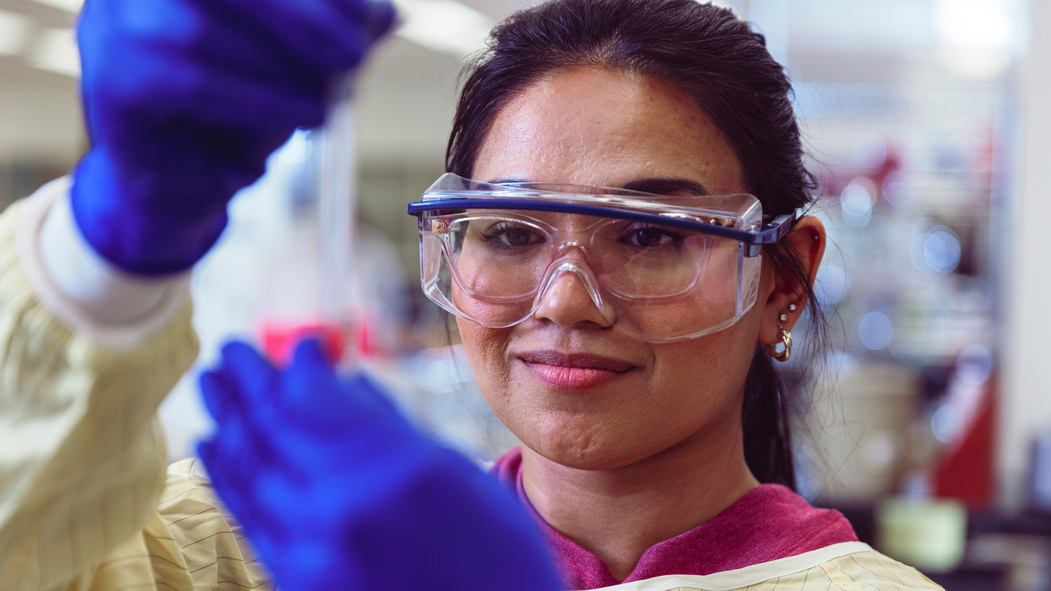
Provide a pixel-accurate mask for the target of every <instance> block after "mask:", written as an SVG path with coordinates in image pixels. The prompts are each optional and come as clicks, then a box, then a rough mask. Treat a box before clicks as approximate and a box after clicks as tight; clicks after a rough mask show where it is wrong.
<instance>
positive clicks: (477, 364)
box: [456, 318, 511, 416]
mask: <svg viewBox="0 0 1051 591" xmlns="http://www.w3.org/2000/svg"><path fill="white" fill-rule="evenodd" d="M456 327H457V329H458V330H459V331H460V337H461V339H462V340H463V347H464V352H465V353H467V361H468V363H470V365H471V373H472V374H474V379H475V382H476V383H477V384H478V388H479V390H481V392H482V395H483V396H484V397H485V399H486V402H488V403H489V406H491V407H493V411H494V412H496V413H497V415H498V416H499V414H500V410H499V407H501V406H503V405H505V404H506V402H507V400H508V398H509V396H510V390H511V368H510V362H509V361H508V359H507V346H508V340H509V336H510V329H506V328H505V329H495V328H484V327H482V326H479V325H477V324H475V323H473V322H471V321H469V320H464V319H462V318H457V319H456Z"/></svg>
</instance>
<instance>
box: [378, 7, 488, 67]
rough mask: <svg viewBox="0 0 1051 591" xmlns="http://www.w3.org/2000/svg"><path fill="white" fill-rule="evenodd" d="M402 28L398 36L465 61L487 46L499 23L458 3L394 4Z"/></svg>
mask: <svg viewBox="0 0 1051 591" xmlns="http://www.w3.org/2000/svg"><path fill="white" fill-rule="evenodd" d="M394 4H395V5H396V6H397V7H398V12H399V16H400V17H401V25H400V26H399V27H398V28H397V30H395V34H397V35H398V36H400V37H404V38H405V39H408V40H409V41H412V42H413V43H417V44H419V45H422V46H424V47H426V48H428V49H432V50H434V51H441V52H443V53H450V54H452V55H455V56H456V57H460V58H462V57H465V56H467V55H470V54H472V53H474V52H475V51H478V50H479V49H481V48H482V47H483V45H484V44H485V39H486V37H488V36H489V31H490V30H491V29H492V28H493V26H494V25H495V24H496V22H495V21H494V20H493V19H491V18H489V17H488V16H486V15H485V14H483V13H481V12H478V11H477V10H475V9H473V8H470V7H468V6H465V5H463V4H460V3H459V2H455V1H454V0H394Z"/></svg>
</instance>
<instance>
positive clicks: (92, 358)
mask: <svg viewBox="0 0 1051 591" xmlns="http://www.w3.org/2000/svg"><path fill="white" fill-rule="evenodd" d="M68 186H69V183H68V181H63V182H58V183H56V184H51V185H48V186H46V187H44V188H42V189H41V190H40V191H38V192H37V194H36V195H34V196H33V197H31V198H29V199H27V200H24V201H22V202H18V203H16V204H14V205H12V206H11V207H9V208H8V209H7V211H5V212H3V214H2V215H0V589H4V590H5V591H22V590H30V589H32V590H52V589H66V588H73V589H87V588H88V586H89V585H91V578H92V574H93V573H94V571H95V569H96V568H97V567H98V565H99V563H100V562H102V559H103V557H104V556H105V555H107V554H110V553H112V552H114V551H118V550H119V549H120V548H121V547H123V546H125V545H127V544H128V543H129V540H134V539H136V538H138V539H143V536H145V537H146V538H148V539H155V538H157V536H156V535H152V534H150V527H154V528H155V529H156V527H157V524H156V523H154V522H155V521H156V519H157V518H158V517H157V505H158V501H159V500H160V496H161V490H162V488H163V487H164V486H165V481H166V475H165V472H166V468H165V465H166V458H165V456H166V454H165V449H164V439H163V435H162V433H161V430H160V425H159V422H158V420H157V418H156V409H157V407H158V405H159V404H160V402H161V400H162V399H163V398H164V396H165V395H166V394H167V393H168V392H169V391H170V390H171V388H172V387H173V386H174V385H175V383H176V381H177V380H178V379H179V378H180V376H181V375H182V374H183V373H184V372H185V371H186V370H187V369H188V368H189V367H190V365H191V364H192V362H193V360H194V359H195V357H196V355H197V350H198V345H197V340H196V336H195V334H194V332H193V329H192V327H191V322H190V320H191V310H190V304H189V298H188V297H186V294H185V292H186V290H187V287H186V282H187V280H181V281H182V284H181V285H180V284H179V281H171V280H166V281H164V282H161V283H156V284H153V285H139V284H137V282H136V280H135V278H129V277H124V278H123V279H121V280H119V281H118V282H117V283H120V281H125V282H126V283H128V285H125V286H124V287H125V288H126V289H117V290H116V292H113V293H109V294H108V296H107V290H110V289H111V287H112V286H111V285H110V283H112V282H110V283H107V282H106V281H105V280H102V281H99V277H98V276H97V273H96V274H95V276H91V273H89V272H88V271H90V270H91V269H89V267H90V265H91V263H92V261H87V262H85V261H75V260H74V261H72V262H70V261H66V262H65V263H62V262H61V261H57V262H56V261H55V260H50V261H49V260H48V258H47V255H46V252H43V251H44V250H46V249H42V248H41V247H40V244H39V243H40V241H39V236H40V235H41V233H42V230H43V228H44V225H45V224H44V222H45V221H46V220H47V219H48V212H49V211H51V208H52V206H54V205H55V204H56V203H59V202H60V201H61V200H62V199H66V198H68ZM74 238H75V237H74ZM52 254H54V253H52ZM82 254H83V253H82ZM53 258H54V257H52V259H53ZM89 258H90V257H89ZM97 262H98V261H94V263H97ZM62 264H67V265H71V266H70V270H71V271H72V276H73V279H70V278H69V277H68V276H67V277H66V278H65V281H66V284H65V285H63V284H62V281H63V280H56V279H54V278H49V277H48V269H51V268H53V267H54V266H55V265H62ZM78 273H81V275H83V276H81V277H79V278H78V277H76V275H77V274H78ZM85 273H86V274H85ZM93 282H94V285H93ZM77 285H80V286H81V288H84V286H87V288H85V289H80V293H76V292H77V289H79V288H76V286H77ZM71 287H72V292H74V293H66V291H70V288H71ZM118 287H119V286H118ZM137 288H141V289H142V290H143V291H142V292H141V294H140V295H142V294H146V293H152V294H153V296H152V297H154V300H153V301H152V304H151V309H150V310H134V309H132V310H131V314H126V315H124V316H123V317H122V315H121V314H120V313H118V312H114V311H113V309H112V307H111V309H110V311H111V313H110V314H108V315H107V314H106V313H105V311H103V312H102V313H101V314H100V312H99V309H95V308H93V307H95V306H96V305H98V304H99V303H100V302H103V301H104V300H105V299H106V297H111V298H112V297H117V298H118V299H119V298H120V297H121V294H124V296H127V295H128V293H129V291H128V290H129V289H130V290H131V291H132V292H133V291H134V290H135V289H137ZM64 289H65V290H66V291H64ZM128 301H129V302H133V301H138V300H137V298H135V297H131V298H130V299H129V300H128ZM103 308H105V306H103ZM118 308H119V306H118ZM132 308H134V306H132ZM147 526H150V527H147ZM144 528H146V529H144ZM159 531H160V530H159ZM163 535H164V534H163V531H161V537H163ZM131 543H134V542H131ZM148 580H149V581H150V583H152V582H154V579H153V577H152V576H150V577H149V579H148ZM93 588H94V587H93Z"/></svg>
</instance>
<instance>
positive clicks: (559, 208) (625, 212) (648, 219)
mask: <svg viewBox="0 0 1051 591" xmlns="http://www.w3.org/2000/svg"><path fill="white" fill-rule="evenodd" d="M450 177H452V180H455V181H460V182H462V183H464V184H465V185H468V186H474V185H477V186H481V187H493V188H495V189H505V190H509V191H510V192H512V194H513V192H514V191H516V190H522V191H528V190H530V189H532V188H533V186H534V185H541V186H549V185H546V184H542V183H537V184H534V183H507V184H489V183H481V182H479V181H471V180H468V179H463V178H461V177H457V176H456V175H452V174H449V173H447V174H445V175H443V176H442V177H441V179H439V181H438V182H437V183H435V186H438V185H439V184H441V183H442V182H443V181H445V180H449V179H450ZM555 186H559V185H555ZM561 186H564V187H571V188H581V189H596V190H599V191H601V193H599V194H598V195H594V197H598V198H601V197H602V196H603V195H610V194H611V195H612V196H614V197H617V196H620V195H622V194H625V193H629V194H630V195H631V200H630V201H638V202H644V201H643V199H645V198H646V197H647V196H648V197H652V198H654V199H656V200H662V199H668V196H667V195H657V194H648V193H641V192H637V191H623V190H621V189H614V188H606V187H591V186H581V185H576V186H574V185H561ZM432 191H433V193H432ZM492 192H493V191H492V190H483V189H470V190H466V191H448V190H446V191H442V190H438V191H434V187H432V189H429V190H428V191H427V193H424V200H423V201H413V202H411V203H409V204H408V206H407V213H408V214H410V215H414V216H416V217H417V218H418V219H419V223H420V224H423V216H422V215H421V214H422V213H423V212H428V211H449V212H450V213H452V212H453V211H459V210H465V209H501V210H528V211H549V212H555V213H568V214H580V215H590V216H597V217H607V218H616V219H623V220H629V221H638V222H644V223H652V224H658V225H663V226H668V227H672V228H678V229H682V230H691V231H695V232H701V233H704V234H710V235H713V236H719V237H722V238H729V239H732V240H737V241H740V242H741V243H742V244H744V245H745V249H744V255H745V256H747V257H755V256H759V254H760V251H761V249H762V247H763V245H769V244H776V243H777V242H778V241H779V240H781V239H782V238H784V236H785V235H786V234H788V232H789V231H790V230H791V229H792V224H793V222H794V221H795V216H794V215H793V214H783V215H779V216H777V217H775V218H774V219H773V220H771V221H769V222H765V223H759V224H753V225H752V228H751V229H742V228H735V227H731V225H724V224H722V223H720V221H721V220H720V216H718V215H716V216H711V215H709V214H708V212H706V211H704V210H700V209H698V210H697V213H696V215H692V214H691V212H690V208H688V207H686V208H683V207H676V208H674V211H667V212H664V211H638V210H636V209H631V202H630V201H628V200H616V201H615V202H613V203H609V204H605V203H604V204H592V203H574V202H572V201H561V200H551V199H550V198H548V199H536V198H519V197H513V196H512V197H485V196H483V197H462V196H456V194H457V193H473V194H480V195H487V194H491V193H492ZM542 192H543V193H544V194H545V195H548V196H550V195H558V194H559V193H560V192H559V191H557V190H554V191H552V190H543V191H542ZM565 194H567V195H568V194H571V193H569V192H565ZM428 195H434V197H433V198H431V199H427V196H428ZM445 195H449V196H445ZM749 197H751V196H749ZM751 198H752V199H754V197H751ZM728 215H729V216H730V217H731V218H732V217H733V215H734V214H732V213H731V214H728ZM704 218H708V221H707V222H706V221H704ZM421 230H423V228H422V227H421Z"/></svg>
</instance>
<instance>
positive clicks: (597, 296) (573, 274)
mask: <svg viewBox="0 0 1051 591" xmlns="http://www.w3.org/2000/svg"><path fill="white" fill-rule="evenodd" d="M538 297H539V298H540V305H539V306H538V307H537V309H536V311H535V312H533V318H536V319H538V320H548V321H551V322H554V323H555V324H558V325H560V326H566V327H579V326H583V325H588V324H592V325H595V326H598V327H601V328H608V327H610V326H613V323H614V322H615V321H616V317H615V315H614V313H613V308H612V306H610V305H609V304H608V303H606V302H605V301H603V298H602V295H601V293H600V292H599V289H598V282H597V281H596V280H595V277H594V275H593V274H592V273H591V270H590V269H589V268H588V267H587V265H585V264H584V263H582V262H580V261H576V260H563V261H561V262H559V263H558V264H557V266H556V267H555V269H554V270H553V271H552V272H551V273H550V274H549V275H548V279H547V281H546V283H545V285H544V289H543V290H542V291H541V292H540V295H539V296H538Z"/></svg>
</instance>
